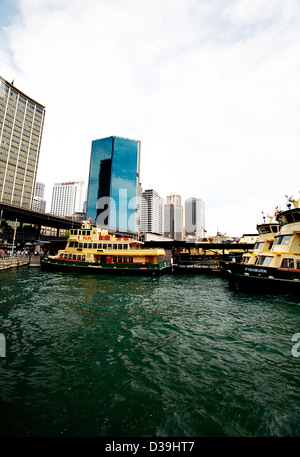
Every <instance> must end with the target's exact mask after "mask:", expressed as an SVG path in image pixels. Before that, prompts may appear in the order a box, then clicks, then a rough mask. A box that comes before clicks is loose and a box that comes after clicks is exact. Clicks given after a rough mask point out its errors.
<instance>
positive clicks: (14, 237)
mask: <svg viewBox="0 0 300 457" xmlns="http://www.w3.org/2000/svg"><path fill="white" fill-rule="evenodd" d="M16 231H17V219H16V222H15V229H14V236H13V242H12V255H14V244H15V239H16Z"/></svg>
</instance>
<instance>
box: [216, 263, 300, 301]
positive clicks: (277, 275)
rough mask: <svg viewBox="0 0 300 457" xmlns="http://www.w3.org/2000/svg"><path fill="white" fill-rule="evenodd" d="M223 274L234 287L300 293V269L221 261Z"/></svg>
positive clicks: (270, 291)
mask: <svg viewBox="0 0 300 457" xmlns="http://www.w3.org/2000/svg"><path fill="white" fill-rule="evenodd" d="M221 272H222V276H223V277H224V278H225V279H227V280H228V281H229V285H230V286H231V287H232V288H235V289H240V290H243V289H244V290H250V291H251V292H255V291H265V292H269V293H280V294H285V293H296V294H299V295H300V271H299V270H288V269H280V268H270V267H263V266H257V265H251V266H249V265H247V264H241V263H235V262H221Z"/></svg>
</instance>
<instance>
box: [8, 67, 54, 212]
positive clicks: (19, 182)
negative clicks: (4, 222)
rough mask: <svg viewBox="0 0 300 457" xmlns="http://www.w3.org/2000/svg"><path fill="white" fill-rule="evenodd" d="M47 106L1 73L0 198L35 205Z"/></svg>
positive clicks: (10, 202)
mask: <svg viewBox="0 0 300 457" xmlns="http://www.w3.org/2000/svg"><path fill="white" fill-rule="evenodd" d="M45 112H46V109H45V107H44V106H43V105H41V104H40V103H37V102H36V101H34V100H33V99H32V98H30V97H28V96H27V95H25V94H23V92H21V91H20V90H18V89H17V88H16V87H15V86H14V85H13V83H9V82H8V81H6V80H5V79H3V78H2V77H1V76H0V201H1V202H3V203H9V204H13V205H17V206H22V207H24V208H29V209H31V208H32V204H33V198H34V193H35V183H36V174H37V168H38V161H39V155H40V147H41V140H42V132H43V125H44V118H45Z"/></svg>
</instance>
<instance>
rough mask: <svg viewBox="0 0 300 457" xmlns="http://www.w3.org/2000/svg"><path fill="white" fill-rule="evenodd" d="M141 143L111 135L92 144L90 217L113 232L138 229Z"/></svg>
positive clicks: (88, 207)
mask: <svg viewBox="0 0 300 457" xmlns="http://www.w3.org/2000/svg"><path fill="white" fill-rule="evenodd" d="M140 149H141V143H140V141H136V140H130V139H127V138H121V137H115V136H111V137H108V138H102V139H99V140H95V141H93V142H92V149H91V160H90V173H89V186H88V198H87V217H88V218H91V220H92V223H93V224H96V225H97V226H99V227H103V228H106V229H107V230H110V231H121V232H137V231H138V230H139V221H138V219H139V217H138V203H139V199H140Z"/></svg>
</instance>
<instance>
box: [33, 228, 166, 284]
mask: <svg viewBox="0 0 300 457" xmlns="http://www.w3.org/2000/svg"><path fill="white" fill-rule="evenodd" d="M41 265H42V267H43V268H44V269H52V270H53V269H54V270H64V271H77V272H88V273H97V274H103V273H112V274H114V273H116V274H148V275H149V274H150V275H158V274H161V273H165V272H167V271H168V270H170V269H171V264H170V260H168V258H167V256H166V252H165V250H164V249H162V248H146V247H144V243H143V242H141V241H138V240H136V239H134V238H130V237H128V238H127V237H121V236H120V237H119V236H117V235H114V234H113V235H111V234H108V232H107V231H106V230H103V229H101V228H98V227H95V226H92V225H91V224H90V222H89V221H86V222H83V223H82V225H81V228H80V229H71V230H70V236H69V238H68V242H67V245H66V248H65V249H63V250H60V251H58V253H57V255H54V256H48V257H46V258H45V259H44V260H42V262H41Z"/></svg>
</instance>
